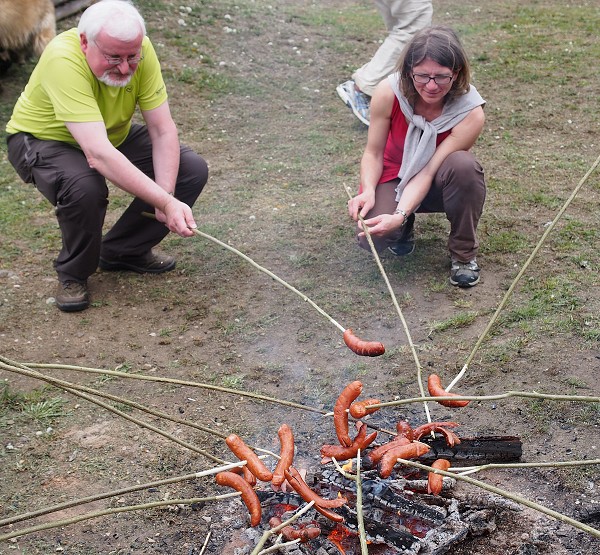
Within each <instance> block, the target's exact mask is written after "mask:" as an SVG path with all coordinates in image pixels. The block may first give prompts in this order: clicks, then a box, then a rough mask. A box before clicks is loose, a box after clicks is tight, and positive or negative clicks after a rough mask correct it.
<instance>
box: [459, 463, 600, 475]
mask: <svg viewBox="0 0 600 555" xmlns="http://www.w3.org/2000/svg"><path fill="white" fill-rule="evenodd" d="M592 464H600V459H589V460H588V459H586V460H581V461H555V462H534V463H488V464H482V465H481V466H460V467H455V468H453V469H451V470H450V472H457V473H458V474H460V475H461V476H465V475H467V474H475V472H481V471H483V470H491V469H492V468H508V469H511V470H512V469H513V468H561V467H568V466H588V465H592Z"/></svg>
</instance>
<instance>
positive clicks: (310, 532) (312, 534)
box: [281, 526, 321, 543]
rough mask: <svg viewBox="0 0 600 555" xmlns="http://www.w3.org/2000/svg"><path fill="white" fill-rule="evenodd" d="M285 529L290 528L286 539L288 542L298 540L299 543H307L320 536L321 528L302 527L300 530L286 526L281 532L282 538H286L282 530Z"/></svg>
mask: <svg viewBox="0 0 600 555" xmlns="http://www.w3.org/2000/svg"><path fill="white" fill-rule="evenodd" d="M286 528H291V530H289V532H288V533H289V538H286V539H288V541H292V540H295V539H299V540H300V543H308V542H309V541H310V540H314V539H315V538H318V537H319V536H320V535H321V528H319V527H318V526H304V527H303V528H300V529H296V528H293V527H292V526H286V527H285V528H284V529H283V530H282V531H281V533H282V534H283V537H284V538H285V537H286V535H285V533H284V530H285V529H286Z"/></svg>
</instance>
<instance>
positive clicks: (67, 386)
mask: <svg viewBox="0 0 600 555" xmlns="http://www.w3.org/2000/svg"><path fill="white" fill-rule="evenodd" d="M0 368H4V369H6V370H9V371H10V372H15V373H17V374H21V375H24V376H28V377H30V378H35V379H38V380H41V381H44V382H47V383H49V384H52V385H53V386H55V387H58V388H60V389H63V390H65V391H68V392H69V393H71V394H72V395H75V396H76V397H80V398H81V399H85V400H86V401H89V402H90V403H93V404H95V405H98V406H99V407H102V408H104V409H106V410H107V411H109V412H112V413H113V414H116V415H117V416H121V417H122V418H124V419H125V420H129V421H130V422H133V423H134V424H137V425H138V426H140V427H141V428H146V429H148V430H151V431H153V432H155V433H157V434H159V435H161V436H163V437H164V438H166V439H169V440H171V441H173V442H174V443H177V444H178V445H181V446H182V447H185V448H186V449H189V450H190V451H194V452H195V453H198V454H200V455H203V456H205V457H206V458H208V459H211V460H213V461H215V462H218V463H226V462H227V461H225V460H223V459H220V458H219V457H215V456H214V455H211V454H210V453H208V452H207V451H204V449H200V448H199V447H196V446H195V445H192V444H191V443H187V442H186V441H182V440H180V439H178V438H176V437H175V436H173V435H172V434H169V433H168V432H165V431H163V430H161V429H160V428H157V427H156V426H153V425H152V424H148V423H147V422H144V421H143V420H140V419H138V418H135V417H133V416H130V415H129V414H127V413H125V412H123V411H120V410H118V409H116V408H114V407H112V406H111V405H109V404H107V403H104V402H102V401H99V400H98V399H94V397H92V396H91V395H88V394H87V393H83V392H82V391H83V390H91V391H94V390H92V389H91V388H88V387H85V386H80V385H76V384H73V383H70V382H65V381H64V380H59V379H56V378H51V377H50V376H45V375H44V374H41V373H39V372H35V371H34V370H31V369H29V368H27V367H25V366H24V365H22V364H20V365H18V367H17V366H11V365H8V364H5V363H4V362H0ZM93 394H97V393H93Z"/></svg>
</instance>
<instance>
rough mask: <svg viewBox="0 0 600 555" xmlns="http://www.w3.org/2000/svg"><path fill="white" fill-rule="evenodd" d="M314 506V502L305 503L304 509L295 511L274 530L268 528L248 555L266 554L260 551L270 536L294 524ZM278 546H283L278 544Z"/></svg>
mask: <svg viewBox="0 0 600 555" xmlns="http://www.w3.org/2000/svg"><path fill="white" fill-rule="evenodd" d="M314 504H315V502H314V501H311V502H310V503H307V504H306V505H304V507H302V508H301V509H300V510H299V511H297V512H296V513H294V515H292V517H291V518H289V519H288V520H286V521H285V522H282V523H281V524H278V525H277V526H275V527H274V528H270V529H269V530H265V532H264V533H263V535H262V537H261V539H260V540H259V542H258V543H257V544H256V547H255V548H254V550H253V551H252V553H251V554H250V555H260V554H262V553H267V551H264V552H263V551H261V549H262V547H263V546H264V545H265V543H267V540H268V539H269V537H270V536H274V535H275V534H277V532H279V530H282V529H283V528H284V527H285V526H288V525H289V524H291V523H292V522H294V521H295V520H296V519H298V518H300V517H301V516H302V515H303V514H304V513H306V512H307V511H308V510H309V509H310V508H311V507H312V506H313V505H314ZM292 543H298V542H297V541H295V540H294V542H292ZM280 545H284V544H280Z"/></svg>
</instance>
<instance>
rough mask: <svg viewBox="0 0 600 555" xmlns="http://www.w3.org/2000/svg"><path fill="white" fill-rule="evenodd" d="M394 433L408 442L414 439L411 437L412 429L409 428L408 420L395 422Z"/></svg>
mask: <svg viewBox="0 0 600 555" xmlns="http://www.w3.org/2000/svg"><path fill="white" fill-rule="evenodd" d="M396 431H397V432H398V435H399V436H404V437H405V438H407V439H408V440H409V441H412V440H413V439H415V438H414V437H413V433H414V432H413V429H412V428H411V427H410V424H409V423H408V420H398V422H396Z"/></svg>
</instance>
